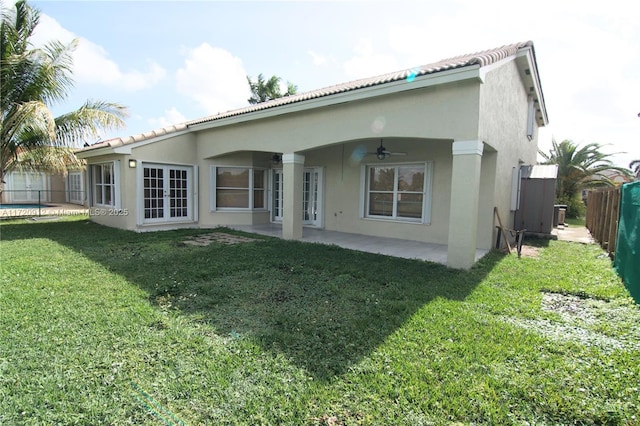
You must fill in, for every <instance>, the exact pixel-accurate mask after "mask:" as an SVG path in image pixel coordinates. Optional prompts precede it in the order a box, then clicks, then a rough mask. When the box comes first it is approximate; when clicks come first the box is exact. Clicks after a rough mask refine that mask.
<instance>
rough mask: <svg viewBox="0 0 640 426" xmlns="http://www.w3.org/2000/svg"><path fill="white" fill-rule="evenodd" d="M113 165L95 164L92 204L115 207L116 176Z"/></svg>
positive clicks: (93, 167) (93, 169)
mask: <svg viewBox="0 0 640 426" xmlns="http://www.w3.org/2000/svg"><path fill="white" fill-rule="evenodd" d="M114 170H115V168H114V163H104V164H95V165H93V166H92V173H93V176H92V178H93V203H94V204H95V205H102V206H115V205H116V176H115V171H114Z"/></svg>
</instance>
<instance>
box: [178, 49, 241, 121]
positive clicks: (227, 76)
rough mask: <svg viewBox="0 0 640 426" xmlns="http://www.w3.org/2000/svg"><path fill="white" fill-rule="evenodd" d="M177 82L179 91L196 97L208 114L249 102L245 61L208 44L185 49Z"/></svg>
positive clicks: (193, 97)
mask: <svg viewBox="0 0 640 426" xmlns="http://www.w3.org/2000/svg"><path fill="white" fill-rule="evenodd" d="M176 84H177V89H178V91H179V92H181V93H183V94H186V95H187V96H189V97H191V98H192V99H194V100H195V101H196V102H197V103H198V104H200V106H201V107H202V108H203V109H204V110H205V112H206V113H207V114H217V113H219V112H225V111H227V110H229V109H233V108H237V107H240V106H243V105H246V104H247V99H248V98H249V96H250V90H249V85H248V83H247V73H246V71H245V69H244V67H243V65H242V60H240V58H238V57H235V56H233V55H232V54H231V53H229V52H228V51H226V50H224V49H221V48H219V47H213V46H211V45H209V44H208V43H202V44H201V45H200V46H198V47H196V48H193V49H187V50H186V59H185V62H184V66H183V67H182V68H180V69H179V70H178V71H177V73H176Z"/></svg>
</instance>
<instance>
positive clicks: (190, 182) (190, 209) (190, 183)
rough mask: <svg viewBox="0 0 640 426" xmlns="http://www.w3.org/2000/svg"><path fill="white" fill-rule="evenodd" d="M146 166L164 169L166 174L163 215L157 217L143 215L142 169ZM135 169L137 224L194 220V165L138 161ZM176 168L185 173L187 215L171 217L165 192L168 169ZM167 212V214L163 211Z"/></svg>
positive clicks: (195, 204)
mask: <svg viewBox="0 0 640 426" xmlns="http://www.w3.org/2000/svg"><path fill="white" fill-rule="evenodd" d="M145 167H147V168H157V169H162V170H164V171H166V176H163V178H162V179H163V188H162V190H163V193H164V199H165V205H164V206H163V216H162V217H159V218H145V217H144V213H145V212H144V169H145ZM137 169H138V170H137V171H136V189H137V190H136V200H137V202H136V204H137V206H138V215H137V221H138V225H139V226H148V225H158V224H170V223H186V222H195V221H196V220H195V219H194V218H195V217H197V214H196V213H195V212H196V211H197V205H198V204H197V196H196V193H197V192H196V189H195V185H196V182H197V181H196V177H195V176H196V171H197V169H196V166H194V165H183V164H174V163H171V164H168V163H156V162H154V161H140V162H139V163H138V167H137ZM171 169H173V170H178V171H185V172H186V173H187V179H186V180H187V215H186V216H177V217H171V214H170V210H171V206H170V203H169V202H168V200H169V199H170V198H168V197H169V196H168V195H167V193H168V192H169V191H168V190H167V187H168V186H169V185H170V183H169V182H170V179H171V177H170V171H171ZM167 212H169V213H168V214H167V215H164V213H167Z"/></svg>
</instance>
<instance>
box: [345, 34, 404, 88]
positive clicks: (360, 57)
mask: <svg viewBox="0 0 640 426" xmlns="http://www.w3.org/2000/svg"><path fill="white" fill-rule="evenodd" d="M353 50H354V53H355V56H353V57H352V58H351V59H349V60H347V61H346V62H345V63H344V72H345V74H346V75H347V76H348V77H349V78H365V77H371V76H375V75H379V74H384V73H387V72H392V71H396V70H398V63H397V61H396V58H395V57H393V56H391V55H385V54H382V53H376V52H375V50H374V48H373V43H372V42H371V40H370V39H360V40H359V41H358V43H357V44H356V46H355V47H354V49H353Z"/></svg>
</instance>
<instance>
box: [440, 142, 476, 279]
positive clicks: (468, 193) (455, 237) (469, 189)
mask: <svg viewBox="0 0 640 426" xmlns="http://www.w3.org/2000/svg"><path fill="white" fill-rule="evenodd" d="M482 149H483V144H482V141H479V140H471V141H456V142H454V143H453V171H452V176H451V206H450V210H449V247H448V251H447V266H449V267H451V268H457V269H469V268H471V266H473V264H474V263H475V260H476V242H477V235H478V201H479V198H480V197H479V194H480V166H481V162H482Z"/></svg>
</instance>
